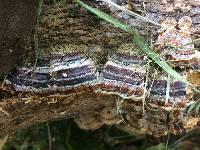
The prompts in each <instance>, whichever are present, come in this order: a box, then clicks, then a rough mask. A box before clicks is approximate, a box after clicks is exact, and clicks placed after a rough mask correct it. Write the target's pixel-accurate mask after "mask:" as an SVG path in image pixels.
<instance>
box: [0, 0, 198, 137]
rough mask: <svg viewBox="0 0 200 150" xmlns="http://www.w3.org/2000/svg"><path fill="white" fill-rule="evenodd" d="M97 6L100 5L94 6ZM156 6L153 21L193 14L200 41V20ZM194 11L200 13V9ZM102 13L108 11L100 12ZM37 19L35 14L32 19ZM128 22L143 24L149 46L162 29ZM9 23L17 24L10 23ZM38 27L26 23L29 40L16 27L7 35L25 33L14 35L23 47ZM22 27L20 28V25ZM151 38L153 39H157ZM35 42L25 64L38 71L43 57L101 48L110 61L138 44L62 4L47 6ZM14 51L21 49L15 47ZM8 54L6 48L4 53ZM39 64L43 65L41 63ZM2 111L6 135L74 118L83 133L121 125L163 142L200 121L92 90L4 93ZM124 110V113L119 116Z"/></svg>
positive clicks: (2, 130)
mask: <svg viewBox="0 0 200 150" xmlns="http://www.w3.org/2000/svg"><path fill="white" fill-rule="evenodd" d="M91 4H92V5H93V6H98V5H97V4H94V3H93V2H91ZM135 6H136V8H138V9H141V8H142V3H138V2H137V3H136V4H135ZM156 6H158V4H156V3H153V2H152V3H151V2H149V3H147V7H146V9H147V10H146V11H147V12H148V14H149V16H153V17H152V18H151V19H159V20H160V19H162V18H166V16H169V15H170V14H171V17H176V18H180V17H181V16H182V15H189V16H191V17H192V19H193V20H194V22H195V23H194V29H193V30H192V35H193V36H194V38H196V37H197V36H198V34H199V31H200V30H199V28H200V22H198V18H199V17H200V16H199V15H197V14H192V11H189V12H185V13H178V11H177V12H176V13H171V12H170V13H168V12H160V11H161V10H160V11H159V10H158V12H154V11H155V10H154V9H153V8H154V7H156ZM192 7H194V8H196V9H200V8H199V5H198V6H192ZM34 9H35V8H34ZM100 9H102V8H101V7H100ZM103 9H104V10H105V11H107V12H108V13H112V11H111V10H109V7H103ZM24 11H25V10H24ZM0 12H1V11H0ZM24 14H25V13H24ZM114 15H117V14H114ZM156 15H157V16H156ZM0 16H3V15H0ZM7 16H8V15H7ZM32 16H34V15H33V14H32ZM22 17H23V16H22ZM15 19H17V18H15ZM15 19H13V20H15ZM122 20H123V19H122ZM126 21H127V22H128V21H131V22H134V21H135V22H136V23H137V24H134V25H135V26H136V28H137V29H138V30H139V31H140V33H141V34H142V36H143V38H144V39H146V40H147V41H151V40H152V39H153V40H154V39H155V36H156V30H157V27H155V26H153V25H150V24H149V25H147V24H146V23H144V22H141V21H138V19H132V20H131V19H129V20H126ZM155 21H158V20H155ZM9 22H11V21H10V20H9V21H8V23H9ZM32 23H33V20H31V21H30V22H29V23H26V22H24V23H23V24H22V25H23V26H26V29H27V30H25V31H24V30H23V35H21V33H22V32H21V30H20V29H18V28H17V27H16V28H14V29H15V30H14V29H13V28H12V29H13V30H14V31H13V30H6V31H7V32H6V33H8V34H14V33H19V34H14V35H16V36H11V37H12V38H11V39H13V38H14V39H16V38H17V37H19V35H20V37H23V38H20V39H23V40H22V45H23V44H24V37H26V36H25V33H26V35H27V33H28V31H30V26H31V25H32ZM17 25H18V24H15V26H17ZM15 26H14V27H15ZM20 27H21V26H20ZM146 27H148V28H146ZM11 31H12V32H11ZM149 33H151V34H149ZM149 35H152V37H151V36H149ZM149 37H150V38H149ZM151 38H152V39H151ZM8 39H9V38H8ZM33 39H34V41H32V43H29V45H27V46H26V48H27V49H26V52H27V53H25V54H24V57H25V58H26V59H22V60H21V63H23V65H25V66H33V65H34V64H36V65H38V66H39V65H40V64H39V63H40V61H38V60H40V58H44V57H46V56H48V55H52V54H54V53H57V52H61V53H65V50H67V51H74V50H77V49H81V50H82V52H83V53H85V54H88V51H89V50H90V49H93V48H94V47H101V49H104V51H105V53H104V55H106V56H105V57H107V55H111V54H112V53H114V52H115V51H117V49H118V48H119V47H123V45H126V44H130V43H131V40H132V38H131V36H130V35H129V34H127V33H125V32H123V31H122V30H120V29H117V28H115V27H113V26H112V25H110V24H109V23H106V22H105V21H102V20H100V19H98V18H97V17H95V16H94V15H92V14H90V13H88V12H87V11H85V10H84V9H82V8H80V7H79V6H78V5H77V4H74V3H72V2H70V1H65V2H64V3H62V2H59V3H57V4H55V3H53V2H51V1H45V2H44V5H43V7H42V14H41V17H40V24H39V26H38V28H37V31H36V32H35V33H34V34H33ZM9 40H10V39H9ZM1 41H3V40H1ZM12 41H13V40H12ZM17 43H19V42H14V45H15V44H17ZM10 46H11V47H12V43H9V42H8V46H7V47H10ZM14 47H18V46H16V45H15V46H14ZM20 47H21V42H20ZM197 47H198V45H197ZM7 49H8V48H5V49H4V50H7ZM16 49H17V50H16V53H17V54H21V53H18V51H21V49H20V48H16ZM63 49H64V50H63ZM35 54H37V55H35ZM13 56H14V55H13ZM35 60H37V62H38V63H35V62H36V61H35ZM2 61H3V60H2ZM15 61H16V59H14V60H12V64H14V62H15ZM3 62H4V61H3ZM5 63H6V62H5ZM6 65H7V64H6ZM6 65H5V66H6ZM6 68H9V67H6ZM5 72H7V70H6V71H4V72H3V73H5ZM0 107H1V112H0V118H1V121H0V136H3V135H6V134H8V133H11V132H15V131H16V130H17V129H20V128H26V127H29V126H32V125H34V124H38V123H43V122H46V121H53V120H58V119H67V118H74V119H75V121H76V122H77V124H78V125H79V126H80V127H81V128H83V129H91V130H94V129H97V128H99V127H100V126H102V125H103V124H108V125H112V124H117V125H118V126H119V127H121V128H123V129H124V130H126V131H131V132H133V133H136V134H143V135H144V134H150V135H154V136H157V137H160V136H165V135H167V133H168V132H169V133H174V132H175V133H176V134H178V133H179V131H178V130H179V129H176V127H175V125H174V124H176V125H177V126H178V127H180V130H182V129H186V128H187V129H188V130H190V126H188V127H186V126H187V125H188V124H187V122H189V121H191V122H192V123H193V124H194V125H192V127H191V128H194V126H195V125H196V124H197V122H198V121H199V118H198V117H195V116H193V117H191V118H189V120H187V122H185V123H184V121H183V120H182V121H181V122H180V118H179V117H178V116H181V114H183V113H184V112H183V111H182V110H179V109H177V110H173V113H174V114H173V113H172V112H171V111H168V110H167V109H165V108H161V107H158V106H155V105H151V104H150V105H149V106H144V107H143V102H137V101H133V100H131V99H127V100H123V99H122V98H120V97H118V96H116V95H110V94H109V95H108V94H97V93H95V92H94V91H93V90H92V89H88V90H84V91H81V90H79V91H78V92H77V91H71V92H68V93H61V94H60V93H58V94H56V95H51V94H49V95H34V96H30V97H28V96H27V97H26V98H19V95H17V94H13V95H12V92H8V91H3V90H2V91H1V102H0ZM119 110H120V112H118V111H119ZM144 111H145V114H146V116H145V117H144V114H143V112H144ZM118 113H120V115H118ZM171 113H172V114H171ZM177 114H179V115H177ZM169 116H170V117H169ZM179 123H180V124H179ZM183 126H184V128H183ZM180 132H181V131H180Z"/></svg>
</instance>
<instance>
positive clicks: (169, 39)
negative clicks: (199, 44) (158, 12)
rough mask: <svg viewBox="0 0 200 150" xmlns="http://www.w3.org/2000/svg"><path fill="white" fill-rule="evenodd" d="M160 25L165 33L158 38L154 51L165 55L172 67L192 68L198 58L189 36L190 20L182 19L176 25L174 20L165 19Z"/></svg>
mask: <svg viewBox="0 0 200 150" xmlns="http://www.w3.org/2000/svg"><path fill="white" fill-rule="evenodd" d="M161 25H162V26H163V28H164V29H166V31H165V32H164V33H162V34H161V35H160V36H159V37H158V39H157V41H156V43H155V49H156V51H158V52H161V55H163V54H164V56H165V55H166V57H167V60H168V61H169V62H170V63H171V64H172V65H174V66H179V67H184V66H186V67H191V66H193V65H194V64H195V63H196V61H197V59H199V56H198V52H197V51H195V49H194V44H193V43H192V38H191V36H190V28H191V25H192V20H191V18H190V17H187V16H185V17H182V18H181V19H180V20H179V22H178V23H176V22H175V20H174V19H166V20H165V21H164V22H163V23H162V24H161ZM176 26H178V28H179V29H177V28H176Z"/></svg>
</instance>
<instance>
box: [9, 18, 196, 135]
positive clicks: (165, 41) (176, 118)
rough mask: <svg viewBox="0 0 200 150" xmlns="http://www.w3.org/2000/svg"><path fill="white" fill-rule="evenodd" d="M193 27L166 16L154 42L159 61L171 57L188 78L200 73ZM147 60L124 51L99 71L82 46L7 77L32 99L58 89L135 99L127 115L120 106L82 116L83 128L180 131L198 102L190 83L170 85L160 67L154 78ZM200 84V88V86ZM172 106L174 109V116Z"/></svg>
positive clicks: (79, 120) (11, 85) (160, 132)
mask: <svg viewBox="0 0 200 150" xmlns="http://www.w3.org/2000/svg"><path fill="white" fill-rule="evenodd" d="M191 26H192V21H191V19H190V17H187V16H185V17H183V18H181V19H180V20H179V22H178V23H177V22H176V20H173V19H166V20H165V21H164V22H163V23H162V27H163V28H162V29H163V30H160V35H159V37H158V39H157V41H156V42H155V44H154V49H155V51H156V52H157V53H158V54H159V57H160V59H163V61H168V62H169V64H170V65H171V66H172V67H173V68H175V69H176V68H177V67H178V68H179V69H178V70H179V73H180V74H182V75H184V76H185V77H186V78H187V76H191V74H198V73H199V68H198V67H199V53H198V51H196V50H195V48H194V44H192V43H191V42H192V39H191V37H190V27H191ZM148 61H149V60H148V59H147V57H146V56H145V55H138V54H130V53H128V52H124V51H120V50H119V51H117V52H116V53H115V54H114V55H112V56H110V58H108V61H107V62H106V63H105V64H104V65H103V67H102V68H101V69H100V70H99V69H97V67H96V64H95V61H94V60H93V59H92V58H89V57H85V56H84V55H83V54H82V53H81V50H80V51H79V50H77V51H76V52H71V53H67V54H64V55H53V56H51V57H47V58H45V60H44V62H45V64H46V66H45V67H36V68H35V69H30V68H26V67H21V68H18V69H17V70H16V71H15V72H14V73H12V74H10V75H8V77H7V79H6V86H8V87H9V88H10V89H12V90H14V91H15V92H16V93H23V94H19V97H20V96H21V97H22V98H27V99H28V98H29V96H30V95H31V96H33V95H37V96H38V97H43V96H42V94H44V93H45V96H46V95H55V96H56V94H57V93H62V94H65V93H69V92H72V93H73V92H77V91H82V92H84V91H85V92H88V91H89V92H93V93H95V94H102V95H117V96H118V97H120V98H121V99H123V101H122V103H124V105H126V103H132V105H133V106H134V110H133V111H135V112H133V114H132V116H131V115H127V114H126V113H125V112H126V110H123V105H122V107H120V108H119V110H117V108H116V109H113V108H111V110H109V109H108V108H107V109H108V110H107V109H106V108H105V110H102V111H101V112H100V113H99V114H98V115H97V114H91V115H90V116H89V117H87V118H85V117H81V116H80V117H77V118H75V121H76V123H77V124H78V125H79V126H80V127H81V128H83V129H97V128H99V127H101V126H102V125H103V124H109V125H110V124H120V125H121V126H123V125H124V126H125V124H128V126H129V127H130V126H132V127H134V126H135V127H136V126H137V127H138V129H136V130H138V132H139V130H140V132H141V133H147V134H153V135H155V136H163V135H166V134H168V132H170V133H174V134H178V133H180V132H182V131H184V129H185V128H187V126H188V122H189V120H188V121H187V123H186V122H184V121H182V116H183V113H184V112H183V111H184V109H185V108H186V107H188V106H189V105H190V104H192V102H194V100H193V98H192V91H191V89H190V88H191V87H189V86H188V85H186V84H185V83H182V82H181V81H178V80H176V79H172V80H171V81H170V83H168V82H169V81H168V79H167V75H166V73H164V72H163V71H158V72H157V75H155V77H153V75H151V74H149V73H148V71H149V70H148V68H147V67H146V66H147V64H148V63H149V62H148ZM194 80H196V79H194ZM168 84H169V85H168ZM195 86H196V87H198V84H196V85H195ZM167 88H169V89H167ZM167 91H168V92H167ZM167 94H168V96H166V95H167ZM166 97H167V98H166ZM108 101H109V99H108ZM143 103H145V107H148V108H150V109H149V111H146V113H145V108H144V105H141V104H143ZM120 109H121V110H120ZM171 110H173V113H172V117H171V118H170V114H171V112H170V111H171ZM142 114H143V115H142ZM83 116H84V115H83ZM139 116H140V117H139ZM193 119H194V118H193ZM122 120H123V121H122ZM167 120H168V121H167ZM169 120H170V121H169ZM196 120H197V121H196ZM190 121H191V120H190ZM198 121H199V118H195V121H194V122H193V123H192V125H191V126H192V127H193V126H195V125H196V123H197V122H198ZM124 122H125V123H124ZM148 122H150V123H149V124H148ZM191 126H190V127H188V128H191Z"/></svg>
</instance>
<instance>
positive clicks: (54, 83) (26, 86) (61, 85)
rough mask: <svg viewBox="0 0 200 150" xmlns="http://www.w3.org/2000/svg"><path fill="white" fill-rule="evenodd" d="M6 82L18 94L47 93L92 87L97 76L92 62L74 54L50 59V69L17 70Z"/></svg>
mask: <svg viewBox="0 0 200 150" xmlns="http://www.w3.org/2000/svg"><path fill="white" fill-rule="evenodd" d="M8 80H10V81H11V83H12V84H13V86H14V88H15V90H16V91H18V92H33V93H48V92H52V91H57V92H60V91H66V90H71V89H74V88H78V87H80V86H83V87H84V86H85V87H89V86H94V84H96V83H97V76H96V69H95V66H94V63H93V61H92V60H90V59H87V60H86V59H84V58H83V57H82V56H81V54H79V53H74V54H67V55H64V56H59V57H56V58H55V59H54V60H51V59H50V67H37V68H36V69H34V70H31V69H24V68H22V69H19V70H18V71H17V72H16V73H15V74H14V75H10V76H9V77H8Z"/></svg>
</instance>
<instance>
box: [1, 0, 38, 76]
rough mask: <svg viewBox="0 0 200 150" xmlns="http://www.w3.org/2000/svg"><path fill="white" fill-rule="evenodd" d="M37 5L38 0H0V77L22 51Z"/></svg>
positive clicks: (12, 65)
mask: <svg viewBox="0 0 200 150" xmlns="http://www.w3.org/2000/svg"><path fill="white" fill-rule="evenodd" d="M37 7H38V0H1V2H0V62H1V64H0V77H2V76H4V75H6V74H7V73H8V72H9V71H10V70H11V69H12V68H13V67H14V65H15V64H16V62H17V60H18V58H19V57H20V56H21V55H22V54H23V53H24V49H25V48H24V46H25V44H26V41H27V39H28V37H29V36H30V34H31V31H32V27H33V23H34V20H35V16H36V11H37Z"/></svg>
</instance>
